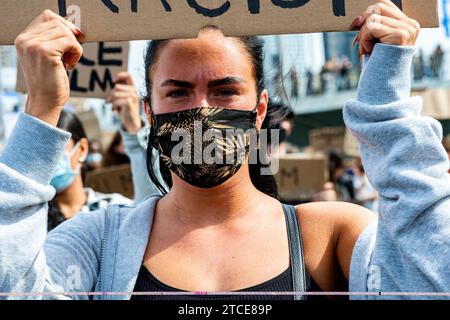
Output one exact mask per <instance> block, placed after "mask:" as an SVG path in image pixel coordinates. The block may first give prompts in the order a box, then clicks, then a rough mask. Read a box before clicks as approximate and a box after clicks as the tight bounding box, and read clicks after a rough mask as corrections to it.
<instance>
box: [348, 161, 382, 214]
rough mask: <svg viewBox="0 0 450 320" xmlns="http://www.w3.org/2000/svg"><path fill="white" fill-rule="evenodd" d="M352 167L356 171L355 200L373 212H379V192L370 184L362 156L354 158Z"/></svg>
mask: <svg viewBox="0 0 450 320" xmlns="http://www.w3.org/2000/svg"><path fill="white" fill-rule="evenodd" d="M352 169H353V170H352V171H353V172H354V176H353V188H354V191H355V202H356V203H357V204H359V205H361V206H363V207H365V208H367V209H369V210H372V211H373V212H378V192H377V190H375V188H374V187H373V186H372V185H371V184H370V181H369V178H367V175H366V172H365V170H364V166H363V164H362V161H361V158H359V157H357V158H355V159H354V164H353V168H352Z"/></svg>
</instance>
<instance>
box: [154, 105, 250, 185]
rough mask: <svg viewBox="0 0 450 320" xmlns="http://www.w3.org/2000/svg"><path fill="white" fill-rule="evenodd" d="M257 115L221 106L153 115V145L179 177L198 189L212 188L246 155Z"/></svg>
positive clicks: (235, 170)
mask: <svg viewBox="0 0 450 320" xmlns="http://www.w3.org/2000/svg"><path fill="white" fill-rule="evenodd" d="M256 116H257V112H256V109H255V110H253V111H243V110H230V109H223V108H196V109H190V110H185V111H179V112H172V113H165V114H159V115H152V128H153V129H152V133H151V134H152V137H151V138H152V142H153V143H152V144H153V145H152V146H153V147H154V148H156V149H157V150H158V151H159V154H160V157H161V160H162V161H163V163H164V164H165V165H166V166H167V167H168V168H169V169H170V170H171V171H172V172H173V173H175V174H176V175H177V176H178V177H180V178H181V179H183V180H184V181H186V182H187V183H189V184H191V185H193V186H196V187H199V188H213V187H215V186H218V185H220V184H222V183H224V182H225V181H227V180H228V179H230V178H231V177H232V176H233V175H234V174H235V173H236V172H237V171H238V170H239V168H240V167H241V165H242V162H243V161H244V160H245V158H246V157H247V155H248V152H249V146H250V135H251V132H256V130H257V129H256ZM186 134H187V136H186ZM180 137H182V138H180ZM183 138H185V139H183ZM172 140H175V141H172Z"/></svg>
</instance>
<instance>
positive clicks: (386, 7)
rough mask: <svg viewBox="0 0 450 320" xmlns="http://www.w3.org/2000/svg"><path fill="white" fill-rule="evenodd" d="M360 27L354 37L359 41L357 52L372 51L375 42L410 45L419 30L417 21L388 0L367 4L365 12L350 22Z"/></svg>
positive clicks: (414, 40) (415, 38) (365, 52)
mask: <svg viewBox="0 0 450 320" xmlns="http://www.w3.org/2000/svg"><path fill="white" fill-rule="evenodd" d="M352 27H353V28H358V27H359V28H360V31H359V33H358V35H357V37H356V38H355V43H356V42H359V43H360V46H359V54H360V55H364V54H369V53H371V52H372V50H373V47H374V45H375V43H376V42H378V41H380V42H382V43H385V44H391V45H399V46H412V45H414V44H415V42H416V40H417V37H418V35H419V32H420V25H419V23H418V22H417V21H415V20H413V19H411V18H409V17H408V16H407V15H406V14H405V13H403V12H402V11H401V10H400V9H399V8H398V7H397V6H396V5H395V4H394V3H392V2H391V1H390V0H380V2H378V3H377V4H374V5H372V6H369V7H368V9H367V10H366V12H364V14H363V15H362V16H360V17H358V18H357V19H355V21H354V22H353V23H352Z"/></svg>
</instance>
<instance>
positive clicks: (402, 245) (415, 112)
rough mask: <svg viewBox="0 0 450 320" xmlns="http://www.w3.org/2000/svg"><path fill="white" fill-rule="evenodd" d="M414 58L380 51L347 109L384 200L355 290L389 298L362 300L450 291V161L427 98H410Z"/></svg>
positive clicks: (354, 270)
mask: <svg viewBox="0 0 450 320" xmlns="http://www.w3.org/2000/svg"><path fill="white" fill-rule="evenodd" d="M413 55H414V48H413V47H398V46H391V45H385V44H377V45H376V46H375V48H374V51H373V53H372V56H371V57H370V58H368V59H367V61H366V63H365V67H364V70H363V73H362V75H361V80H360V85H359V88H358V95H357V99H356V100H355V101H351V102H349V103H348V104H347V105H346V106H345V108H344V120H345V122H346V125H347V127H348V128H349V129H350V130H351V132H352V133H353V134H354V135H355V136H356V138H357V139H358V141H359V143H360V150H361V157H362V160H363V164H364V166H365V170H366V173H367V176H368V177H369V180H370V182H371V183H372V184H373V186H374V187H375V188H376V189H377V191H378V192H379V194H380V205H379V219H378V221H377V222H376V223H374V224H372V225H371V226H369V227H368V228H367V229H366V230H365V231H364V232H363V233H362V235H361V236H360V238H359V239H358V241H357V243H356V246H355V248H354V250H353V255H352V262H351V268H350V290H351V291H353V292H381V293H380V294H379V295H376V296H374V295H371V296H361V297H360V298H374V297H375V298H380V295H381V298H414V299H417V298H438V297H439V296H438V295H435V296H431V295H419V294H418V293H434V294H439V293H441V294H442V293H444V292H450V175H449V174H448V173H447V171H448V168H449V160H448V156H447V153H446V152H445V150H444V148H443V146H442V144H441V141H442V136H443V133H442V127H441V125H440V123H439V122H438V121H436V120H434V119H431V118H428V117H423V116H421V109H422V100H421V98H419V97H415V98H411V97H410V84H411V63H412V58H413ZM399 292H407V293H409V294H411V293H417V295H408V296H405V295H403V296H401V295H397V296H395V295H394V293H399ZM441 297H443V296H441ZM447 298H448V297H447Z"/></svg>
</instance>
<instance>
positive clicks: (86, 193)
mask: <svg viewBox="0 0 450 320" xmlns="http://www.w3.org/2000/svg"><path fill="white" fill-rule="evenodd" d="M56 127H57V128H59V129H61V130H64V131H66V132H68V133H70V134H71V139H70V140H69V141H68V143H67V146H66V150H65V152H64V154H63V157H62V158H61V159H60V161H59V162H58V164H57V166H56V170H55V171H54V173H53V176H52V178H51V180H50V185H51V186H52V187H54V188H55V191H56V196H55V197H54V198H53V199H52V200H51V201H50V202H49V211H48V231H50V230H52V229H54V228H56V227H57V226H58V225H59V224H61V223H62V222H64V221H65V220H67V219H70V218H72V217H73V216H74V215H75V214H76V213H78V212H89V211H95V210H98V209H100V208H102V207H105V206H107V205H110V204H111V205H112V204H120V203H130V202H131V200H129V199H128V198H125V197H124V196H122V195H120V194H117V193H112V194H103V193H100V192H95V191H94V190H93V189H92V188H85V187H84V174H85V171H86V168H85V160H86V157H87V153H88V149H89V147H88V146H89V141H88V140H87V138H86V133H85V131H84V128H83V125H82V124H81V121H80V120H79V119H78V117H77V116H76V115H75V114H74V113H72V112H69V111H66V110H63V111H62V112H61V116H60V118H59V121H58V124H57V126H56Z"/></svg>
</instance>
